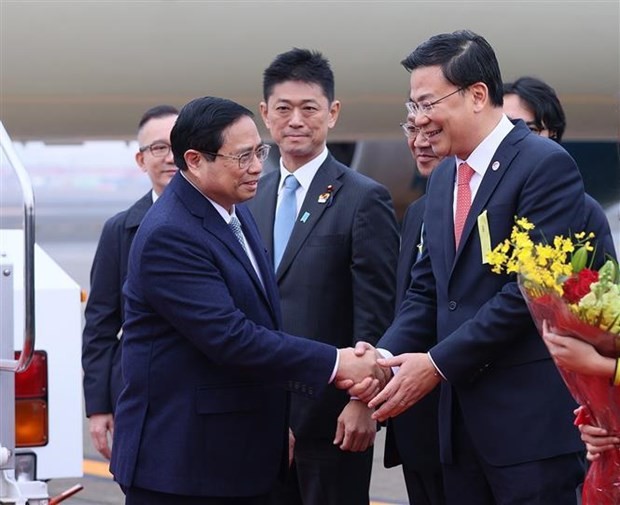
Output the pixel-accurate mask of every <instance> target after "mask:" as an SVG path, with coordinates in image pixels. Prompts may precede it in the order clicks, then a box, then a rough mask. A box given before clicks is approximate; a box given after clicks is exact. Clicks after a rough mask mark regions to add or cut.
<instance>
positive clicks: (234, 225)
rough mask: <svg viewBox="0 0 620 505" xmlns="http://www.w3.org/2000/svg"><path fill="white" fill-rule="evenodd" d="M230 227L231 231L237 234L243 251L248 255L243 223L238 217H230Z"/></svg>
mask: <svg viewBox="0 0 620 505" xmlns="http://www.w3.org/2000/svg"><path fill="white" fill-rule="evenodd" d="M228 226H230V229H231V230H232V232H233V233H234V234H235V237H237V240H238V241H239V243H240V244H241V247H243V250H244V251H245V253H246V254H247V253H248V251H247V250H246V248H245V241H244V240H243V232H242V231H241V221H239V218H238V217H237V216H230V222H229V223H228Z"/></svg>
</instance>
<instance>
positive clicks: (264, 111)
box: [258, 102, 269, 129]
mask: <svg viewBox="0 0 620 505" xmlns="http://www.w3.org/2000/svg"><path fill="white" fill-rule="evenodd" d="M258 107H259V109H260V116H261V117H262V118H263V123H265V126H266V127H267V129H269V119H268V117H267V104H266V103H265V102H261V103H260V104H259V106H258Z"/></svg>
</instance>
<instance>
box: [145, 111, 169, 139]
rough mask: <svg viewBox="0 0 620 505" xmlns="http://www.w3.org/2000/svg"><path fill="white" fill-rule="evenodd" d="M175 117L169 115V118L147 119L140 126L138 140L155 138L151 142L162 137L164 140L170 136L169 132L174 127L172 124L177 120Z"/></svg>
mask: <svg viewBox="0 0 620 505" xmlns="http://www.w3.org/2000/svg"><path fill="white" fill-rule="evenodd" d="M177 117H178V116H177V115H174V114H171V115H169V116H162V117H155V118H151V119H149V120H148V121H147V122H146V123H144V124H143V125H142V128H140V130H139V131H138V138H139V139H145V138H147V139H150V138H151V137H157V138H156V139H153V140H158V138H159V137H161V136H162V135H163V137H164V139H165V138H167V137H168V136H169V135H170V131H171V130H172V127H173V126H174V122H175V121H176V120H177Z"/></svg>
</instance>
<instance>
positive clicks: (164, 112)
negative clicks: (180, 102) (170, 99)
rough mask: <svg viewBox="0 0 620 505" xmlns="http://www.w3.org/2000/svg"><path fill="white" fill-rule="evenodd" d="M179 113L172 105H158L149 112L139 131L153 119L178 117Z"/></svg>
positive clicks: (143, 117)
mask: <svg viewBox="0 0 620 505" xmlns="http://www.w3.org/2000/svg"><path fill="white" fill-rule="evenodd" d="M178 113H179V111H178V110H177V108H176V107H173V106H172V105H156V106H155V107H151V108H150V109H149V110H147V111H146V112H145V113H144V114H142V117H141V118H140V122H139V123H138V130H140V129H141V128H142V127H143V126H144V125H145V124H146V123H148V122H149V121H150V120H151V119H159V118H160V117H168V116H176V115H177V114H178Z"/></svg>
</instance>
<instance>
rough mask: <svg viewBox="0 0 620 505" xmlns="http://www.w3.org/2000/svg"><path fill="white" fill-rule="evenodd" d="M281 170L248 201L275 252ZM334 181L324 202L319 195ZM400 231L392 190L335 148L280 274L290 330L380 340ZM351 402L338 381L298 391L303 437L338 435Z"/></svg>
mask: <svg viewBox="0 0 620 505" xmlns="http://www.w3.org/2000/svg"><path fill="white" fill-rule="evenodd" d="M279 178H280V172H279V171H275V172H272V173H269V174H267V175H265V176H264V177H263V178H262V179H261V180H260V182H259V187H258V193H257V195H256V197H255V198H253V199H252V200H250V201H249V202H248V207H250V210H251V211H252V213H253V214H254V217H255V219H256V222H257V224H258V227H259V230H260V232H261V236H262V238H263V241H264V243H265V246H266V248H267V250H268V251H269V253H270V255H272V253H273V222H274V218H275V209H276V203H277V188H278V184H279ZM328 186H331V187H332V191H331V196H330V197H329V198H328V199H327V201H326V202H325V203H321V202H319V195H321V194H324V193H326V192H328V191H327V188H328ZM397 256H398V230H397V225H396V219H395V217H394V211H393V208H392V201H391V198H390V195H389V193H388V191H387V190H386V189H385V187H383V186H382V185H380V184H378V183H377V182H376V181H374V180H372V179H370V178H368V177H366V176H364V175H361V174H359V173H357V172H354V171H352V170H351V169H350V168H348V167H346V166H345V165H343V164H341V163H339V162H338V161H336V160H335V159H334V158H333V157H332V156H331V155H329V156H328V158H327V159H326V160H325V162H324V163H323V164H322V165H321V167H320V168H319V170H318V171H317V173H316V175H315V177H314V179H313V180H312V183H311V185H310V188H309V190H308V192H307V194H306V198H305V200H304V202H303V204H302V206H301V210H300V211H299V215H298V216H297V220H296V222H295V226H294V228H293V231H292V233H291V237H290V239H289V242H288V245H287V247H286V250H285V251H284V255H283V257H282V261H281V262H280V265H279V267H278V271H277V272H276V279H277V282H278V288H279V291H280V298H281V303H282V321H283V328H284V330H285V331H287V332H289V333H292V334H294V335H302V336H305V337H307V338H310V339H313V340H317V341H320V342H328V343H330V344H333V345H335V346H337V347H348V346H353V345H355V343H356V342H357V341H359V340H363V341H367V342H371V343H373V344H374V343H376V341H377V339H378V338H379V337H380V336H381V335H382V334H383V331H385V329H386V328H387V327H388V325H389V323H390V321H391V319H392V316H393V311H394V287H395V271H396V261H397ZM348 401H349V396H348V394H347V393H346V392H344V391H339V390H336V389H334V388H331V389H329V390H327V391H326V392H325V394H324V395H323V397H322V398H320V399H318V400H315V399H306V398H302V397H293V398H292V407H291V427H292V429H293V431H294V433H295V436H296V437H298V438H304V437H305V438H321V439H324V440H330V441H331V440H333V437H334V435H335V431H336V419H337V418H338V416H339V415H340V412H341V411H342V409H343V408H344V406H345V405H346V404H347V402H348Z"/></svg>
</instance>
